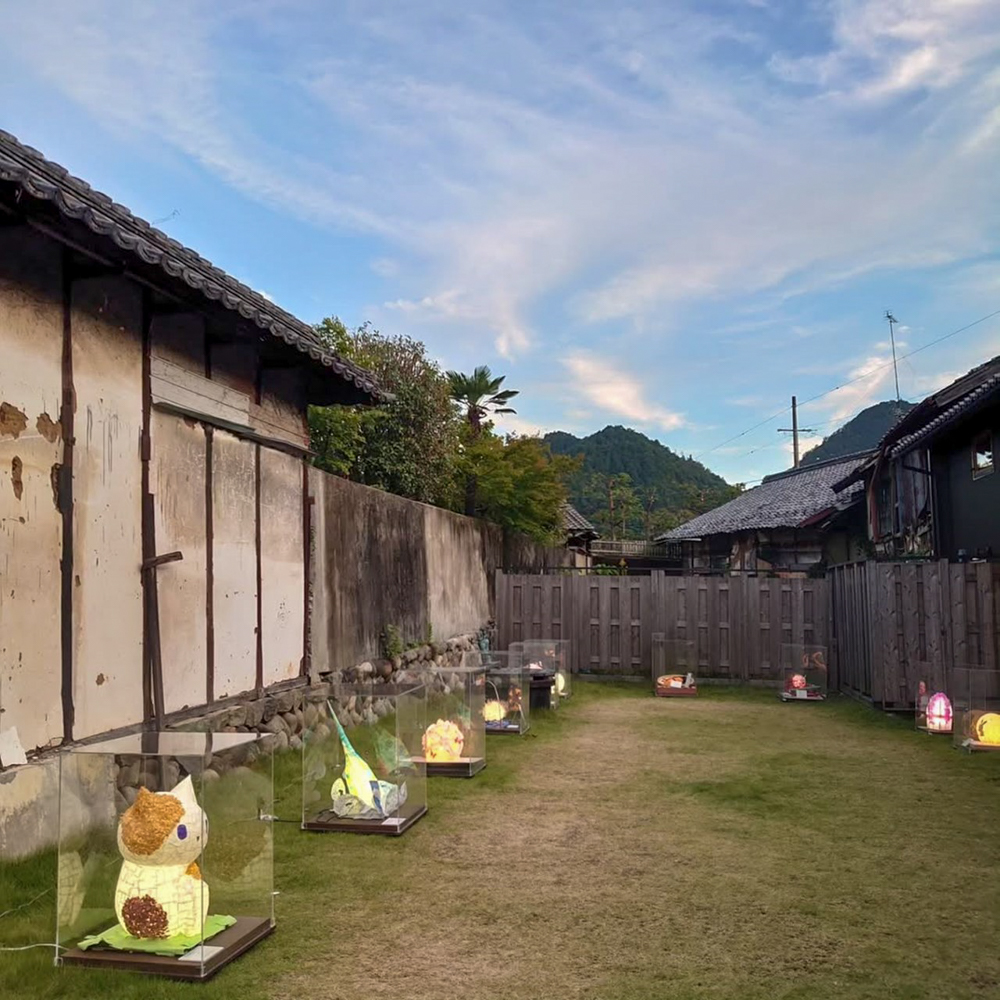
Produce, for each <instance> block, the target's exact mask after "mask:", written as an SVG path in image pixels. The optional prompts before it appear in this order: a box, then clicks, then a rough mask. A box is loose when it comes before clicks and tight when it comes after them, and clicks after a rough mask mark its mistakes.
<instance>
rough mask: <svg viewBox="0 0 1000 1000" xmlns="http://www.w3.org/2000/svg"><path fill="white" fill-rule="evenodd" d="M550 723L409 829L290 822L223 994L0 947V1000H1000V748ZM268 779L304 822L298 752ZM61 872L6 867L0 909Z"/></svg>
mask: <svg viewBox="0 0 1000 1000" xmlns="http://www.w3.org/2000/svg"><path fill="white" fill-rule="evenodd" d="M539 716H541V717H538V716H536V718H535V719H534V727H533V733H532V735H529V736H528V737H526V738H523V739H519V738H517V737H513V736H495V737H494V736H491V737H489V739H488V744H487V753H488V759H489V766H488V767H487V769H486V770H485V771H484V772H483V773H482V774H480V775H479V776H477V777H476V778H474V779H472V780H461V779H434V780H432V781H431V782H430V783H429V799H430V812H429V814H428V815H427V816H426V817H425V818H424V819H423V820H422V821H421V822H420V823H418V824H417V826H416V827H414V828H413V829H412V830H411V831H410V832H409V833H407V834H406V835H405V836H404V837H402V838H399V839H381V838H365V837H351V836H348V835H321V834H304V833H301V832H300V831H299V830H298V829H297V827H296V826H295V825H294V824H291V823H288V824H285V823H282V824H278V825H277V828H276V840H277V848H276V850H277V863H276V882H277V887H278V888H279V889H280V890H281V895H280V897H279V899H278V928H277V931H276V933H275V934H274V935H273V936H272V937H271V938H270V939H269V940H268V941H266V942H264V943H263V944H262V945H260V946H258V947H257V948H256V949H255V950H254V951H253V952H251V953H250V954H248V955H247V956H245V957H244V958H243V959H241V960H240V961H238V962H237V963H235V964H234V965H232V966H230V967H229V968H228V969H226V970H225V971H223V972H222V973H221V974H220V975H219V976H218V977H217V978H216V979H215V980H213V981H212V982H210V983H208V984H205V985H184V984H177V983H170V982H163V981H156V980H146V979H140V978H137V977H130V976H125V975H111V974H95V973H89V972H86V971H83V970H74V969H65V970H61V971H58V970H54V969H53V968H52V967H51V964H50V953H49V952H45V951H31V952H26V953H23V954H18V955H11V954H6V955H0V996H3V997H6V996H12V997H18V998H22V997H23V998H34V997H66V998H79V1000H92V998H96V997H115V998H119V997H120V998H135V1000H140V998H141V1000H154V998H160V997H186V996H199V997H203V998H205V1000H209V998H222V997H226V998H239V1000H257V998H280V1000H293V998H294V1000H299V998H306V997H315V998H325V1000H333V998H338V1000H339V998H343V1000H365V998H375V997H377V998H388V997H394V998H400V1000H442V998H455V1000H482V998H486V997H504V998H511V1000H517V998H546V1000H548V998H553V1000H564V998H566V1000H573V998H593V1000H612V998H614V1000H617V998H622V1000H626V998H627V1000H688V998H732V1000H791V998H802V1000H826V998H848V1000H854V998H857V1000H863V998H880V1000H885V998H906V1000H916V998H925V997H926V998H935V1000H966V998H986V997H997V998H1000V934H998V930H1000V927H998V924H1000V877H998V861H1000V759H998V758H1000V755H996V756H993V755H973V756H969V755H965V754H962V753H959V752H957V751H955V750H953V749H952V748H951V745H950V741H949V740H948V739H946V738H943V737H942V738H936V737H930V736H926V735H924V734H918V733H916V732H914V731H913V730H912V729H911V728H910V724H909V722H908V721H904V720H901V719H892V718H889V717H886V716H884V715H881V714H879V713H876V712H874V711H872V710H871V709H868V708H866V707H864V706H861V705H856V704H853V703H850V702H846V701H843V700H840V701H830V702H828V703H826V704H820V705H783V704H781V703H779V702H778V700H777V698H775V697H774V694H773V693H770V692H760V691H740V692H736V691H727V690H714V691H713V690H707V691H706V690H703V691H702V694H701V695H700V696H699V697H698V698H697V699H692V700H690V701H687V700H668V699H654V698H652V697H650V696H649V695H648V694H647V693H646V692H645V691H644V690H640V689H637V688H626V687H615V686H608V685H597V684H592V685H587V684H583V683H578V684H577V685H576V690H575V693H574V698H573V700H572V702H571V703H570V705H569V706H568V707H566V708H565V709H563V710H562V711H561V712H560V713H559V714H558V716H556V717H552V716H548V715H547V714H542V713H539ZM277 773H278V778H279V790H280V792H281V798H282V799H283V800H284V803H285V805H284V806H283V811H284V813H285V814H288V813H289V810H291V812H294V810H295V806H296V795H297V790H296V788H295V782H296V778H297V759H296V758H294V757H292V758H286V759H283V760H281V761H279V767H278V769H277ZM52 868H53V861H52V859H51V857H48V858H41V859H37V860H36V861H34V862H33V863H31V864H30V865H22V866H18V867H16V868H7V869H5V870H4V871H3V877H4V880H5V881H4V882H3V883H2V884H3V885H4V886H5V888H6V889H7V890H8V891H7V892H5V894H4V895H5V897H7V898H5V900H4V903H3V905H2V906H0V910H2V909H6V908H7V907H8V906H9V905H10V902H9V901H8V898H13V899H14V900H15V901H16V902H21V901H24V900H26V899H30V898H31V896H33V895H35V894H36V893H37V892H39V891H41V890H42V889H44V888H45V886H46V880H47V879H49V878H50V873H51V871H52ZM50 906H51V896H49V897H45V898H43V899H42V900H40V901H39V902H37V903H36V904H35V905H34V906H33V907H30V908H28V910H26V911H23V912H21V913H19V914H16V915H14V916H13V917H7V918H3V919H2V920H0V939H4V940H6V941H8V942H9V941H11V940H12V939H16V938H17V937H18V936H19V935H20V936H21V939H22V940H23V939H26V937H30V936H31V935H32V934H44V933H45V931H46V928H47V927H48V926H49V924H48V921H49V920H50V919H51V917H50V914H49V913H48V912H47V908H48V907H50ZM44 939H45V940H51V934H49V936H47V937H45V938H44Z"/></svg>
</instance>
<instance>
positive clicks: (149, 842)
mask: <svg viewBox="0 0 1000 1000" xmlns="http://www.w3.org/2000/svg"><path fill="white" fill-rule="evenodd" d="M207 841H208V819H207V817H206V816H205V813H204V812H203V811H202V808H201V806H200V805H198V800H197V799H196V798H195V794H194V785H193V784H192V782H191V778H190V776H189V777H187V778H185V779H184V780H183V781H182V782H181V783H180V784H179V785H177V786H176V787H175V788H174V789H172V790H171V791H169V792H151V791H149V790H148V789H146V788H140V789H139V794H138V796H137V798H136V800H135V802H134V803H133V804H132V805H131V806H129V808H128V809H126V810H125V812H124V813H122V817H121V819H120V820H119V822H118V850H119V851H121V855H122V857H123V858H124V859H125V861H124V863H123V864H122V870H121V874H120V875H119V876H118V888H117V889H116V891H115V913H117V915H118V920H119V922H120V923H121V925H122V927H124V928H125V930H127V931H128V933H129V934H131V935H132V936H133V937H137V938H168V937H173V936H174V935H175V934H186V935H192V936H194V937H198V936H200V935H201V934H202V933H203V928H204V924H205V917H206V916H207V915H208V886H207V885H205V883H204V882H202V880H201V871H200V870H199V868H198V864H197V859H198V858H199V857H200V856H201V852H202V851H203V850H204V847H205V844H206V843H207Z"/></svg>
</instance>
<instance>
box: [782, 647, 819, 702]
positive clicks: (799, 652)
mask: <svg viewBox="0 0 1000 1000" xmlns="http://www.w3.org/2000/svg"><path fill="white" fill-rule="evenodd" d="M827 662H828V661H827V651H826V646H819V645H814V644H810V643H805V644H803V643H794V642H786V643H782V645H781V677H782V682H781V700H782V701H797V702H799V701H808V702H815V701H824V700H825V699H826V694H827V686H826V685H827Z"/></svg>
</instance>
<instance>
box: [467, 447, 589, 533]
mask: <svg viewBox="0 0 1000 1000" xmlns="http://www.w3.org/2000/svg"><path fill="white" fill-rule="evenodd" d="M462 438H463V447H462V451H461V454H460V456H459V458H458V461H457V472H458V477H459V484H460V488H461V485H464V483H466V482H468V480H469V478H474V479H475V481H476V483H477V494H476V496H477V507H476V511H475V513H476V514H478V515H479V516H480V517H485V518H487V519H488V520H490V521H493V522H494V523H496V524H500V525H503V526H504V527H505V528H509V529H511V530H512V531H519V532H521V533H523V534H526V535H529V536H531V537H532V538H534V539H536V540H537V541H541V542H548V543H553V542H556V541H562V504H563V503H564V502H565V500H566V486H565V482H566V479H567V477H568V476H570V475H571V474H572V473H573V471H574V470H575V468H576V462H575V460H574V459H571V458H567V457H566V456H563V455H558V456H553V455H552V454H551V452H550V451H549V449H548V447H547V446H546V445H545V444H544V443H543V442H542V441H541V440H540V439H539V438H536V437H517V436H514V435H511V436H508V437H500V436H498V435H496V434H494V433H493V432H492V431H491V430H490V429H489V428H488V427H484V428H481V429H480V430H479V431H478V432H475V433H474V432H473V431H472V429H471V428H470V427H465V428H463V432H462Z"/></svg>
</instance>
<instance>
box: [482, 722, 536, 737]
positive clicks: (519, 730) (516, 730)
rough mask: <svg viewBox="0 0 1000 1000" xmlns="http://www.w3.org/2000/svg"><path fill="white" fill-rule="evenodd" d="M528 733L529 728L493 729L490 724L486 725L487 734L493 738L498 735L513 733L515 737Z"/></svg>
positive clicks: (509, 727)
mask: <svg viewBox="0 0 1000 1000" xmlns="http://www.w3.org/2000/svg"><path fill="white" fill-rule="evenodd" d="M527 731H528V730H527V728H525V729H522V728H521V727H520V726H502V727H501V726H497V727H496V728H493V727H492V726H491V725H490V724H489V723H488V722H487V723H486V732H487V733H488V734H490V735H492V736H495V735H496V734H497V733H500V734H503V733H511V734H513V735H514V736H520V735H521V733H526V732H527Z"/></svg>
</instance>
